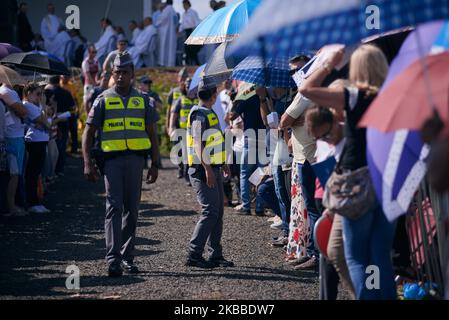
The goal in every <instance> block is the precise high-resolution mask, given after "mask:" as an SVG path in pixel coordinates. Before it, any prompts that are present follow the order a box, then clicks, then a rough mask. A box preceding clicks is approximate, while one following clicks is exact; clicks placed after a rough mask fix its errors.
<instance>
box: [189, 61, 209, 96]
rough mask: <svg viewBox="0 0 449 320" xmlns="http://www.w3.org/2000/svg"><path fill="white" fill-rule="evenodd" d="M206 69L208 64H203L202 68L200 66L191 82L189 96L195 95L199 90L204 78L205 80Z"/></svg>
mask: <svg viewBox="0 0 449 320" xmlns="http://www.w3.org/2000/svg"><path fill="white" fill-rule="evenodd" d="M205 67H206V64H203V65H202V66H199V67H198V68H197V69H196V71H195V73H194V74H193V77H192V81H191V82H190V87H189V94H191V93H193V92H194V91H196V90H197V89H198V85H199V84H200V82H201V80H202V78H203V71H204V68H205Z"/></svg>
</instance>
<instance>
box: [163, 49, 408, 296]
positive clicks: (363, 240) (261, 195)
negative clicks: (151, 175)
mask: <svg viewBox="0 0 449 320" xmlns="http://www.w3.org/2000/svg"><path fill="white" fill-rule="evenodd" d="M342 57H343V52H342V51H336V52H335V53H334V54H333V55H332V56H331V57H330V58H329V60H328V61H327V62H326V63H325V64H324V65H323V67H321V68H320V69H319V70H317V71H316V72H315V73H314V74H313V76H311V77H309V78H308V79H307V80H306V81H305V83H303V84H302V86H301V87H300V88H296V89H287V88H273V87H272V88H264V87H258V86H256V85H252V84H249V83H244V82H239V81H231V80H228V81H227V82H226V83H224V85H223V86H220V88H222V90H221V91H217V90H218V88H216V87H212V88H200V89H198V90H199V91H198V96H197V95H195V94H192V92H189V91H188V89H187V88H189V86H190V81H191V79H190V78H189V75H188V74H186V73H185V72H181V73H180V74H179V78H178V81H179V87H177V88H175V89H173V90H172V92H171V93H170V95H169V103H170V104H171V106H170V110H171V116H170V117H169V120H168V122H167V132H168V134H169V135H170V136H171V140H172V142H173V143H174V144H175V145H178V144H179V143H181V144H183V143H182V141H183V140H184V138H183V135H184V137H187V138H186V139H185V141H186V142H185V143H184V144H183V145H182V148H178V149H176V151H177V152H178V151H179V153H180V154H182V156H181V157H179V159H183V161H180V164H179V172H178V178H180V179H181V178H183V177H184V178H186V183H187V185H189V186H192V185H193V187H194V188H195V190H196V192H197V194H198V201H199V203H200V204H201V206H202V208H203V209H202V217H201V219H200V221H199V222H198V225H197V228H196V229H195V232H194V235H193V236H192V240H191V244H190V250H191V251H190V252H191V254H190V255H189V259H188V265H192V266H198V267H203V268H211V267H214V266H216V265H217V264H216V263H215V264H214V263H210V262H209V261H208V260H205V259H204V258H202V253H203V252H202V250H203V249H204V246H205V244H206V242H205V241H206V239H207V235H210V236H211V237H213V234H214V232H216V231H214V230H212V229H211V228H212V227H210V225H214V224H213V223H212V222H210V220H213V221H215V220H216V219H217V217H219V218H218V219H219V220H220V219H222V211H221V209H220V206H222V205H225V206H232V207H234V210H235V211H236V213H238V214H241V215H247V216H249V215H251V213H252V211H253V210H254V213H255V215H258V216H265V215H267V214H268V215H270V214H269V213H271V214H272V215H273V216H272V217H269V219H268V221H269V222H270V225H269V227H270V228H271V229H273V230H278V232H279V234H276V235H275V236H274V237H273V239H267V241H268V242H269V243H270V245H272V246H274V247H278V248H280V250H283V251H284V252H285V256H284V259H285V263H286V264H287V265H289V266H291V267H292V268H293V269H294V270H318V268H319V265H320V263H322V264H325V266H324V270H325V272H326V277H324V278H325V279H326V282H327V283H326V285H325V286H323V288H325V290H326V294H325V296H326V297H328V298H329V299H336V298H337V295H338V286H339V283H340V282H341V284H342V285H343V286H344V287H345V288H346V289H347V290H348V292H349V294H350V296H351V298H353V299H395V298H396V284H395V276H396V275H398V274H406V275H407V276H410V274H411V273H410V272H411V271H410V270H411V268H410V252H409V251H408V250H409V249H408V245H407V243H408V239H407V237H406V236H404V234H406V233H405V223H404V220H402V219H400V221H399V222H393V223H391V222H389V221H388V220H387V219H386V217H385V215H384V214H383V211H382V208H381V206H380V205H379V203H378V202H377V201H376V200H372V199H371V200H370V201H368V200H367V202H366V206H364V208H363V209H361V210H359V212H357V217H358V218H357V219H354V217H346V216H342V215H339V214H335V212H331V211H329V210H327V209H326V208H325V206H324V205H323V201H325V200H323V199H324V198H326V194H325V192H324V188H323V185H322V183H323V182H322V180H321V181H320V179H319V169H317V168H316V167H315V165H316V164H317V163H323V161H325V160H329V159H332V161H333V164H331V165H332V166H333V165H335V163H337V165H336V167H337V168H338V170H341V172H344V173H348V172H353V171H357V170H365V168H366V165H367V162H366V157H365V154H366V150H365V149H366V140H365V129H363V128H358V127H357V123H358V121H359V120H360V118H361V117H362V115H363V114H364V112H365V111H366V110H367V108H368V107H369V105H370V103H371V101H372V100H373V99H374V98H375V97H376V94H377V92H378V90H379V88H380V87H381V85H382V83H383V81H384V79H385V77H386V74H387V71H388V63H387V59H386V58H385V56H384V54H383V52H382V51H381V50H380V49H378V48H377V47H375V46H373V45H363V46H361V47H359V48H358V49H357V50H356V51H355V52H354V53H353V54H352V58H351V61H350V71H349V79H337V80H335V81H333V82H332V83H330V84H329V86H328V87H322V83H323V81H324V79H325V78H326V77H327V76H329V74H331V72H332V70H333V69H334V68H335V66H337V65H338V64H339V63H340V62H341V59H342ZM309 60H310V57H309V56H307V55H298V56H295V57H293V58H292V59H290V67H291V70H292V73H294V72H297V71H298V70H299V69H300V68H301V67H303V66H304V65H305V64H306V63H307V62H308V61H309ZM201 90H203V91H204V92H202V91H201ZM201 95H203V96H204V97H203V98H202V97H201ZM196 106H200V109H201V106H203V107H204V110H205V115H204V117H203V118H201V117H200V119H203V120H201V121H205V122H204V123H202V127H203V128H204V127H205V129H207V128H219V130H220V131H221V132H222V133H223V136H227V133H228V132H230V133H232V137H233V138H232V139H233V140H232V150H231V154H229V149H226V152H227V154H226V156H225V157H226V161H225V162H223V163H222V164H223V170H224V171H226V175H225V177H224V179H223V181H221V178H220V179H218V178H217V176H218V175H220V177H221V174H220V173H218V172H219V171H215V169H214V168H215V166H214V165H212V166H211V168H212V169H210V170H211V172H214V174H212V173H209V174H208V173H207V167H204V170H206V171H204V170H203V168H202V166H204V164H203V163H201V162H199V165H198V163H197V164H196V165H195V164H192V163H191V159H190V158H195V157H196V155H197V154H202V153H200V152H199V151H198V152H197V153H195V152H193V151H192V150H194V148H192V145H189V143H191V142H189V141H190V140H192V139H193V140H195V134H194V133H193V132H194V130H195V119H196V118H195V116H194V114H195V112H198V111H196V110H197V107H196ZM206 110H207V111H206ZM210 110H212V111H213V113H212V114H213V117H217V122H216V124H215V125H212V124H211V123H208V122H207V120H204V119H208V118H209V117H211V116H210V114H211V111H210ZM273 113H276V114H277V116H276V117H275V118H278V119H279V121H276V120H273V118H272V114H273ZM208 115H209V116H208ZM222 120H223V121H224V124H223V126H221V124H220V122H221V121H222ZM198 121H199V120H198ZM183 130H184V133H183ZM189 135H190V136H191V137H190V138H189ZM192 137H193V138H192ZM270 139H271V140H273V141H274V142H270V141H269V140H270ZM203 140H205V141H209V138H204V137H203ZM213 144H215V145H220V139H218V140H217V138H215V139H213ZM204 148H207V142H206V145H205V146H204ZM215 152H218V151H215ZM192 153H193V155H192ZM218 155H219V154H218ZM262 155H263V156H265V155H268V157H269V159H270V161H268V163H267V161H263V160H262V159H261V158H262ZM216 156H217V154H214V153H213V155H211V158H214V157H216ZM219 156H220V155H219ZM237 159H239V160H240V161H237ZM225 163H226V164H225ZM225 167H226V169H225ZM192 168H193V169H192ZM198 170H199V171H200V172H202V173H201V174H198V173H197V172H198ZM331 171H332V170H331ZM338 172H340V171H338ZM201 175H203V177H204V176H205V177H206V179H203V180H201V178H198V177H201ZM208 175H214V176H215V178H216V179H215V180H214V179H212V180H211V182H210V181H209V178H208ZM363 177H364V179H365V180H367V179H368V182H367V183H370V181H369V174H368V173H367V172H365V173H364V175H363ZM197 179H199V180H200V181H201V182H200V183H199V182H198V181H197ZM209 182H210V183H212V185H215V187H214V188H218V187H217V186H216V185H217V184H220V187H219V189H217V190H216V193H217V194H221V193H223V197H222V198H217V197H216V196H215V195H213V193H211V192H210V189H207V188H206V185H207V186H209ZM206 190H207V192H206ZM221 190H222V191H221ZM215 210H218V211H215ZM323 215H325V216H327V217H329V219H332V220H333V224H332V230H331V232H330V238H329V244H328V247H327V250H326V253H325V254H326V255H327V256H328V259H327V260H326V259H325V260H321V261H320V250H318V248H317V247H316V243H317V242H316V239H315V235H314V232H313V231H314V227H315V223H316V222H317V220H318V219H319V218H320V217H322V216H323ZM208 218H209V219H210V220H208ZM214 219H215V220H214ZM207 221H209V222H207ZM218 224H220V223H218ZM208 226H209V227H208ZM221 227H222V226H221ZM204 228H205V229H207V230H208V231H201V230H202V229H204ZM203 232H206V233H205V234H203ZM208 232H209V233H208ZM394 240H395V241H394ZM210 245H212V246H213V245H214V244H213V243H210V244H209V246H210ZM214 250H219V252H220V253H221V246H218V245H216V247H215V248H212V252H214ZM392 250H394V252H395V255H396V259H395V264H394V267H393V261H392V259H391V252H392ZM398 257H400V258H398ZM212 258H213V256H212ZM372 264H374V265H376V266H378V267H379V269H380V270H381V275H380V289H374V290H370V289H369V288H367V286H366V283H365V280H366V277H367V274H366V270H367V267H368V266H369V265H372ZM219 265H220V266H229V265H232V263H231V262H230V261H227V260H221V263H220V264H219ZM322 267H323V266H322Z"/></svg>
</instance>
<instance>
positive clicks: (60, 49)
mask: <svg viewBox="0 0 449 320" xmlns="http://www.w3.org/2000/svg"><path fill="white" fill-rule="evenodd" d="M70 40H71V37H70V35H69V34H68V33H67V31H66V30H65V28H64V26H62V25H61V26H60V27H59V30H58V34H57V35H56V37H55V39H54V40H53V43H54V47H55V51H54V52H52V53H53V54H54V55H55V56H56V57H57V58H58V59H59V60H61V61H62V62H64V53H65V47H66V45H67V43H68V42H69V41H70Z"/></svg>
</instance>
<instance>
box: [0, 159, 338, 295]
mask: <svg viewBox="0 0 449 320" xmlns="http://www.w3.org/2000/svg"><path fill="white" fill-rule="evenodd" d="M163 163H164V167H165V169H163V170H161V171H160V174H159V180H158V182H157V183H156V184H154V185H146V184H144V186H143V193H142V203H141V210H140V213H139V224H138V230H137V236H138V238H137V246H136V263H137V264H138V266H139V268H140V270H141V272H140V273H139V274H138V275H125V276H123V277H121V278H117V279H111V278H108V277H107V276H106V265H105V262H104V255H105V243H104V233H103V226H104V186H103V183H102V182H99V183H97V184H91V183H88V182H86V181H85V180H84V179H83V176H82V161H81V159H79V158H78V159H77V158H68V163H67V166H66V174H65V177H63V178H60V179H59V180H58V181H57V182H56V183H55V184H54V185H53V186H52V187H51V190H50V193H49V194H48V195H47V197H46V201H45V205H46V206H47V207H48V208H49V209H51V210H52V212H51V213H49V214H32V215H30V216H27V217H16V218H5V217H2V218H0V299H318V297H319V295H318V274H317V273H316V272H314V271H302V272H299V271H295V270H293V269H292V267H290V266H287V265H285V264H284V263H283V261H282V258H283V252H282V249H279V248H274V247H271V246H270V245H269V244H268V242H269V240H270V239H271V237H272V236H273V235H276V232H275V231H273V230H270V228H269V223H268V222H267V217H257V216H239V215H237V214H235V213H234V210H233V209H232V208H226V210H225V217H224V234H223V250H224V254H225V256H226V258H227V259H229V260H232V261H234V262H235V264H236V266H235V267H233V268H216V269H213V270H208V271H204V270H201V269H196V268H189V267H186V266H184V261H185V258H186V253H187V251H186V248H187V244H188V241H189V239H190V235H191V233H192V231H193V228H194V226H195V223H196V221H197V219H198V217H199V213H198V212H199V205H198V204H197V202H196V196H195V194H194V192H193V190H192V189H191V188H189V187H187V186H186V185H185V183H184V180H179V179H177V178H176V169H175V167H174V166H173V165H171V164H170V163H169V162H168V161H167V160H164V162H163ZM70 265H75V266H77V267H78V268H79V270H80V289H79V290H77V289H70V290H69V289H67V288H66V279H67V276H68V275H69V274H68V273H66V269H67V267H68V266H70ZM342 298H345V295H344V294H343V296H342Z"/></svg>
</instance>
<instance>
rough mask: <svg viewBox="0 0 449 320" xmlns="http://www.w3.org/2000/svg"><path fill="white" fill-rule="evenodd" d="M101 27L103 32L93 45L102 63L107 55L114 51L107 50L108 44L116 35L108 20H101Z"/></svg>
mask: <svg viewBox="0 0 449 320" xmlns="http://www.w3.org/2000/svg"><path fill="white" fill-rule="evenodd" d="M101 27H102V29H103V30H104V32H103V34H102V35H101V37H100V39H99V40H98V41H97V42H96V43H95V48H96V49H97V57H98V59H99V60H100V61H102V62H103V61H104V58H105V57H106V56H107V55H108V53H109V51H112V50H114V48H109V47H108V46H109V44H110V41H111V38H112V37H115V36H117V33H116V32H115V30H114V27H113V26H112V23H111V21H110V20H109V19H107V18H103V19H101Z"/></svg>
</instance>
